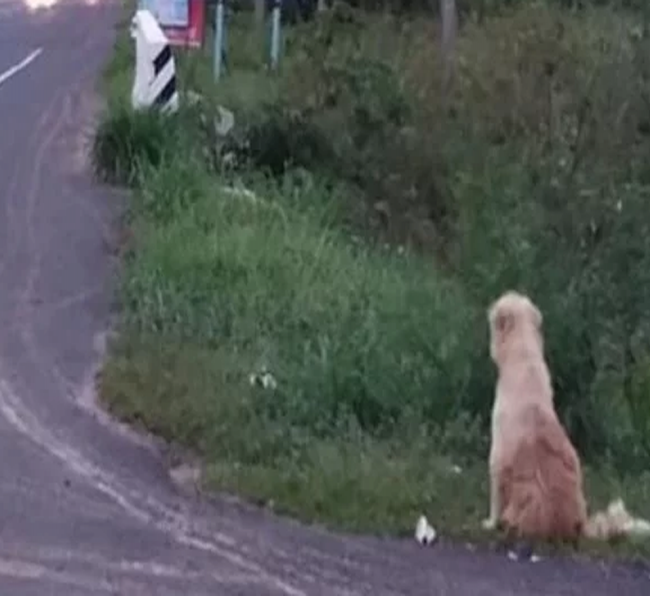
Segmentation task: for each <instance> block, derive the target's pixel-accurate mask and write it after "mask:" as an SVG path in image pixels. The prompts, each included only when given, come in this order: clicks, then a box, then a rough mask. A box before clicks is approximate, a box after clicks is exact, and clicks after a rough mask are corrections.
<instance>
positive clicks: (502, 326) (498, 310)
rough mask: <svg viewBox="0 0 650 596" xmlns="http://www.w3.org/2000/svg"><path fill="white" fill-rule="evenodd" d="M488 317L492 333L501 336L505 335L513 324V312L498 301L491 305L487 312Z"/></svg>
mask: <svg viewBox="0 0 650 596" xmlns="http://www.w3.org/2000/svg"><path fill="white" fill-rule="evenodd" d="M488 318H489V319H490V326H491V327H492V331H493V333H496V334H497V335H500V336H501V337H503V336H504V335H507V334H508V333H509V332H510V331H512V329H513V327H514V326H515V317H514V315H513V313H512V312H511V311H510V310H509V309H508V308H504V305H500V304H498V303H497V304H493V305H492V307H491V308H490V310H489V312H488Z"/></svg>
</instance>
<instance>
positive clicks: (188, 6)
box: [142, 0, 205, 48]
mask: <svg viewBox="0 0 650 596" xmlns="http://www.w3.org/2000/svg"><path fill="white" fill-rule="evenodd" d="M142 4H143V6H142V8H146V9H148V10H150V11H151V13H152V14H153V15H154V17H156V20H157V21H158V23H159V24H160V27H161V28H162V30H163V31H164V32H165V35H166V36H167V38H168V39H169V43H170V44H171V45H174V46H181V47H190V48H198V47H201V45H203V36H204V32H205V1H204V0H142Z"/></svg>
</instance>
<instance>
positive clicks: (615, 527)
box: [583, 499, 650, 540]
mask: <svg viewBox="0 0 650 596" xmlns="http://www.w3.org/2000/svg"><path fill="white" fill-rule="evenodd" d="M583 533H584V535H585V536H586V537H587V538H594V539H596V540H609V539H610V538H618V537H622V536H636V537H640V538H650V521H647V520H645V519H642V518H639V517H633V516H632V515H630V513H629V512H628V510H627V508H626V507H625V503H623V499H616V500H615V501H612V502H611V503H610V504H609V506H608V507H607V509H605V510H604V511H599V512H598V513H595V514H594V515H592V516H591V517H590V518H589V519H588V520H587V523H586V524H585V526H584V529H583Z"/></svg>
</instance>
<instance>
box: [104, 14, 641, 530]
mask: <svg viewBox="0 0 650 596" xmlns="http://www.w3.org/2000/svg"><path fill="white" fill-rule="evenodd" d="M247 19H248V17H247V16H246V15H239V16H237V17H234V18H233V22H232V24H231V29H230V31H229V39H230V43H231V46H230V47H231V51H230V52H229V54H228V67H229V72H228V76H227V77H226V78H225V79H224V80H223V81H222V82H220V83H219V84H218V85H216V84H215V83H214V82H213V81H211V77H210V69H209V61H208V57H207V56H203V55H201V54H196V55H190V56H182V57H181V60H180V61H179V62H180V72H181V76H180V80H182V81H184V82H185V85H186V89H192V90H193V91H198V92H200V93H201V95H202V96H203V99H202V100H201V101H199V102H197V103H194V104H193V105H191V106H190V105H188V104H189V102H186V105H185V107H184V108H183V109H182V110H181V113H180V114H178V115H177V116H174V117H173V118H171V119H162V118H160V117H158V116H155V115H152V114H133V113H132V112H130V111H129V110H128V109H126V108H125V107H124V103H125V102H126V101H127V100H128V93H126V92H125V89H124V81H127V80H128V71H127V69H128V65H129V64H130V61H129V60H128V53H129V51H130V49H129V44H128V42H129V40H128V39H126V38H121V40H120V41H119V42H118V47H117V49H116V57H115V59H114V62H113V64H112V65H111V67H110V68H109V71H108V73H109V74H108V85H107V89H108V90H109V91H108V92H109V95H110V97H111V101H110V104H109V106H110V107H109V109H108V110H107V113H106V117H105V120H104V122H103V123H102V125H101V126H100V128H99V131H98V136H97V140H96V145H95V148H96V151H95V158H96V162H97V169H98V171H99V172H101V173H102V174H103V175H104V177H106V178H108V179H117V180H121V181H126V182H128V183H130V184H131V185H132V186H133V187H134V190H133V199H132V204H131V208H130V212H129V222H128V225H129V226H130V227H131V231H132V236H133V238H135V242H134V245H133V246H132V247H131V250H130V251H128V252H127V254H126V257H125V263H124V270H123V276H122V287H121V300H122V309H123V317H122V323H121V329H120V335H119V340H118V341H117V342H116V343H115V345H114V346H113V348H112V353H111V358H110V359H109V361H108V363H107V365H106V368H105V370H104V374H103V376H102V383H101V390H102V394H103V397H104V399H105V400H106V402H107V403H108V404H109V405H110V406H111V407H112V408H113V410H114V411H115V412H117V413H119V414H121V415H122V416H125V417H127V418H130V419H131V420H134V421H138V422H140V423H142V424H144V425H146V426H147V427H148V428H150V429H153V430H154V431H156V432H158V433H160V434H162V435H163V436H165V437H167V438H169V439H172V440H176V441H179V442H181V443H183V444H185V445H188V446H191V447H193V448H194V449H195V450H197V451H198V452H199V453H200V454H201V455H202V456H203V457H204V459H205V461H206V468H207V474H206V480H207V481H208V482H209V484H210V485H211V486H213V487H216V488H219V489H222V490H229V491H235V492H238V493H241V494H243V495H245V496H247V497H249V498H251V499H255V500H259V501H260V502H264V503H272V504H273V506H274V507H275V508H276V509H278V510H280V511H286V512H290V513H292V514H294V515H298V516H300V517H302V518H305V519H310V520H320V521H323V522H325V523H330V524H334V525H336V526H341V527H346V528H352V529H355V530H373V531H386V532H396V531H397V532H401V531H410V530H411V526H412V524H413V523H414V521H415V519H416V516H417V515H419V513H420V512H423V511H425V512H427V514H428V515H429V516H430V517H431V519H432V520H434V521H435V523H436V525H437V526H439V527H440V528H441V529H442V530H443V531H445V532H449V533H452V534H454V535H457V536H460V535H467V534H472V535H473V534H475V533H476V530H477V528H478V522H479V520H480V518H481V517H482V516H483V515H485V514H486V511H485V510H484V509H485V508H486V507H487V501H486V486H485V480H486V477H485V476H486V470H485V463H484V462H485V458H486V455H487V446H488V441H489V436H488V419H489V413H490V408H491V402H492V396H493V390H494V380H495V375H494V371H493V367H492V365H491V363H490V362H489V358H488V352H487V323H486V319H485V312H486V308H487V306H488V304H489V303H490V301H491V300H493V299H494V298H496V296H497V295H498V294H499V293H501V292H502V291H503V290H505V289H506V288H510V287H514V288H519V289H521V290H523V291H526V292H527V293H529V294H530V295H531V296H532V297H533V299H534V300H535V301H536V302H537V303H538V304H539V305H540V307H541V309H542V311H543V313H544V318H545V335H546V344H547V353H548V358H549V361H550V364H551V368H552V371H553V375H554V381H555V388H556V392H557V406H558V409H559V411H560V414H561V417H562V419H563V421H564V422H565V424H566V425H567V428H568V430H569V432H570V434H571V436H572V438H573V439H574V441H575V442H576V444H577V446H578V448H579V449H580V452H581V454H582V456H583V457H584V458H585V461H586V462H587V464H588V467H589V474H588V478H589V489H588V490H589V495H590V499H591V500H592V502H593V504H594V505H597V504H600V505H602V504H603V503H604V502H605V501H606V500H607V499H609V498H612V497H614V496H617V495H618V494H623V496H624V497H625V499H626V501H627V502H628V504H629V505H630V508H631V509H633V510H635V511H638V512H639V513H640V514H643V513H645V514H646V516H650V509H648V507H649V506H650V476H649V475H648V472H647V470H648V467H649V464H650V373H649V371H650V366H649V365H650V362H649V361H648V357H649V355H650V345H649V341H650V329H649V328H648V323H647V317H646V316H645V308H644V307H645V305H646V304H649V303H650V274H648V272H649V271H650V261H649V260H650V246H649V243H650V235H649V234H648V225H649V224H648V221H649V220H648V218H647V217H646V216H645V209H646V205H647V199H648V193H649V192H650V186H649V183H650V180H649V176H648V174H649V170H648V165H647V164H648V162H647V155H648V150H649V149H650V139H649V134H650V125H649V122H650V112H649V111H648V109H649V97H650V96H649V95H648V91H649V90H650V87H649V83H650V78H649V76H650V70H649V67H650V63H648V58H647V56H649V55H650V53H649V52H648V50H649V49H650V48H649V47H648V44H649V43H650V42H649V40H648V36H647V32H646V28H645V25H644V22H643V20H642V18H641V16H640V15H639V13H634V12H628V11H625V10H623V9H620V8H619V9H618V10H612V9H610V8H589V9H585V10H581V11H570V10H566V9H564V8H561V7H558V6H556V5H555V4H551V3H549V4H539V3H530V4H528V3H526V4H525V5H524V6H523V7H521V8H518V9H516V10H510V9H508V10H503V11H499V12H498V14H488V15H485V16H484V17H483V18H482V19H481V20H475V19H474V20H472V19H468V20H466V21H465V22H464V24H463V27H462V29H461V33H460V38H459V43H458V56H457V61H456V64H457V70H456V76H455V79H454V84H453V87H452V88H451V92H450V95H449V96H448V97H443V96H442V94H441V93H440V84H441V80H440V72H439V68H438V55H437V52H438V50H437V48H438V43H437V40H436V26H435V22H434V21H432V20H430V19H428V18H424V17H422V16H415V17H414V16H409V17H405V16H400V17H396V16H390V15H385V14H372V13H367V12H358V11H355V10H352V9H350V7H349V6H339V7H335V8H334V9H332V10H330V11H328V12H326V13H325V14H323V15H319V16H318V18H316V19H315V20H314V21H313V22H309V23H301V24H299V25H296V26H294V27H292V28H290V29H288V30H287V36H286V39H285V58H284V61H283V64H282V69H281V72H280V73H278V75H277V76H272V75H269V74H268V73H266V72H265V71H264V69H263V57H262V52H261V48H260V46H259V43H257V41H256V38H255V37H253V33H252V31H253V28H251V27H250V25H249V24H248V22H247ZM125 71H127V74H125ZM218 104H222V105H225V106H226V107H228V108H229V109H232V110H233V111H234V113H235V115H236V121H237V124H236V126H235V129H234V130H233V131H232V132H231V133H229V134H228V135H226V136H225V137H224V136H223V135H222V133H221V132H219V127H218V126H215V122H216V119H217V118H218V108H217V105H218Z"/></svg>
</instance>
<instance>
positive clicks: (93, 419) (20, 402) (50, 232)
mask: <svg viewBox="0 0 650 596" xmlns="http://www.w3.org/2000/svg"><path fill="white" fill-rule="evenodd" d="M118 12H119V11H118V8H117V6H116V5H115V4H114V3H109V2H106V1H105V0H99V3H97V4H96V5H94V6H93V5H90V4H84V3H83V1H78V0H71V1H68V2H66V1H65V0H60V1H59V3H58V4H56V5H55V6H53V7H52V8H51V9H49V10H41V11H37V12H30V11H29V10H28V9H27V8H26V6H25V5H23V4H21V3H19V2H18V1H17V0H0V329H1V330H2V332H1V334H0V453H2V466H1V467H0V532H1V533H0V594H2V595H3V596H13V595H16V596H22V595H27V594H34V595H38V596H47V595H56V596H58V595H61V596H64V595H66V596H67V595H71V596H74V595H84V596H88V595H94V594H116V595H117V594H119V595H124V596H131V595H133V596H136V595H140V594H143V595H145V594H146V595H156V596H165V595H167V594H169V595H176V594H180V593H182V594H187V595H192V596H193V595H201V594H206V595H207V594H212V595H216V594H218V595H223V596H234V595H237V594H241V595H247V596H265V595H282V594H284V595H290V596H301V595H310V596H311V595H314V596H315V595H320V594H323V595H328V596H336V595H349V596H352V595H354V594H364V595H366V594H367V595H370V594H372V595H377V596H380V595H389V594H403V595H407V596H420V595H423V596H424V595H430V594H441V595H442V594H444V595H449V596H455V595H459V596H461V595H462V596H481V595H485V596H509V595H515V594H517V595H519V594H526V595H527V596H534V595H553V596H562V595H569V594H575V595H578V594H580V595H582V594H590V596H600V595H607V594H623V593H625V594H626V595H627V596H637V595H638V596H642V595H643V596H647V595H648V594H650V574H649V573H648V570H647V569H645V568H640V567H635V568H631V567H630V568H624V567H616V568H612V567H608V566H605V565H597V564H587V563H577V562H568V561H542V562H541V563H538V564H534V565H533V564H528V563H513V562H510V561H508V560H506V559H505V558H504V557H502V556H497V555H490V554H481V555H477V554H475V553H472V552H470V551H468V550H467V549H464V548H461V547H444V546H438V547H434V548H432V549H421V548H419V547H418V546H417V545H415V544H414V543H413V542H412V541H411V540H402V541H383V540H379V539H360V538H351V537H336V536H332V535H330V534H328V533H326V532H322V531H320V530H315V529H307V528H303V527H300V526H298V525H296V524H293V523H290V522H281V521H279V520H277V519H275V518H273V517H272V516H271V515H270V514H266V513H263V512H259V511H255V510H251V509H249V508H246V507H243V506H241V505H237V504H233V503H232V502H225V501H221V500H220V501H215V502H205V501H203V502H202V501H200V500H197V499H190V498H188V497H185V496H183V495H182V494H180V493H179V492H177V491H176V489H175V488H174V487H173V486H172V485H171V483H170V481H169V476H168V473H167V470H166V468H165V466H164V464H163V458H162V457H161V454H160V449H159V447H157V446H156V445H155V444H154V443H153V442H150V441H146V440H143V439H137V438H135V437H134V436H133V435H132V434H130V433H129V432H128V431H127V430H126V429H123V428H122V427H120V426H118V425H116V424H114V423H112V422H111V421H110V420H108V419H107V418H106V416H104V415H103V414H101V412H99V411H98V410H96V409H95V408H94V406H93V393H92V378H93V374H94V371H95V367H96V363H97V360H98V358H99V357H100V355H101V343H102V342H101V341H98V340H99V339H101V337H102V335H101V334H102V331H103V330H104V329H105V328H106V327H107V326H108V322H109V315H110V307H111V304H110V298H109V297H110V286H111V280H112V269H111V267H112V265H111V257H110V256H109V250H108V249H107V246H108V245H110V243H111V241H110V238H111V233H112V229H113V227H114V226H113V223H114V218H115V214H116V212H117V209H118V206H119V202H120V197H119V196H118V195H117V194H113V193H110V192H109V191H107V190H101V189H98V188H95V187H94V186H93V185H92V182H91V180H90V178H89V175H88V172H87V166H88V164H87V151H86V149H87V137H88V131H89V127H91V126H92V120H93V114H95V113H96V108H97V105H96V99H95V96H94V93H93V88H94V84H95V81H96V76H97V73H98V70H99V67H100V65H101V63H102V61H103V60H104V59H105V58H106V56H107V53H108V51H109V49H110V45H111V43H112V25H113V24H114V23H115V22H116V20H117V18H118V16H119V15H118ZM39 52H40V53H39ZM17 65H18V66H21V65H22V68H20V69H19V68H18V66H17ZM7 73H9V74H7ZM12 73H13V74H12ZM431 514H432V515H431V517H435V512H431Z"/></svg>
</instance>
